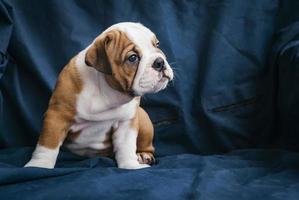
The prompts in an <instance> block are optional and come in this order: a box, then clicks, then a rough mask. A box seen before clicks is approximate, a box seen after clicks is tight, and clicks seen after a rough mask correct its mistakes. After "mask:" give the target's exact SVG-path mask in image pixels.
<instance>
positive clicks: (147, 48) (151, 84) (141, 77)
mask: <svg viewBox="0 0 299 200" xmlns="http://www.w3.org/2000/svg"><path fill="white" fill-rule="evenodd" d="M114 29H117V30H120V31H123V32H125V33H126V34H127V36H128V38H129V39H130V40H131V41H132V42H133V43H134V44H135V45H136V47H137V48H138V49H139V50H140V52H141V53H142V55H141V58H140V61H139V65H138V70H137V73H136V76H135V79H134V82H133V87H132V89H133V91H134V92H135V94H137V95H143V94H145V93H155V92H158V91H160V90H162V89H164V88H165V87H166V86H167V84H168V81H169V80H172V79H173V71H172V69H171V67H170V66H169V64H168V62H167V60H166V58H165V56H164V54H163V53H161V51H160V50H158V49H157V48H156V47H155V46H154V45H153V40H154V38H155V34H154V33H153V32H151V31H150V30H149V29H148V28H146V27H145V26H143V25H142V24H140V23H131V22H123V23H119V24H115V25H113V26H111V27H110V28H108V29H107V30H106V31H105V32H107V31H110V30H114ZM159 57H160V58H163V60H164V63H165V70H164V71H163V72H158V71H157V70H155V69H154V68H153V67H152V65H153V63H154V61H155V60H156V59H157V58H159ZM163 73H164V75H166V76H167V77H168V78H166V77H165V76H164V77H163Z"/></svg>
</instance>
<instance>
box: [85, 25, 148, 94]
mask: <svg viewBox="0 0 299 200" xmlns="http://www.w3.org/2000/svg"><path fill="white" fill-rule="evenodd" d="M103 48H104V49H105V51H103ZM132 54H137V55H138V56H139V57H141V56H142V55H141V52H140V50H139V49H138V48H137V47H136V46H135V44H134V43H133V42H132V41H131V40H130V39H129V38H128V37H127V35H126V34H125V33H124V32H121V31H117V30H113V31H109V32H108V33H106V34H104V35H102V36H100V37H99V38H98V39H96V41H95V43H94V44H93V45H92V46H91V47H90V49H89V50H88V51H87V54H86V59H85V62H86V64H87V65H89V66H91V67H94V68H95V69H97V70H99V71H101V72H104V73H105V74H106V76H105V79H106V81H107V82H108V84H109V85H110V86H111V87H112V88H114V89H116V90H118V91H120V92H123V93H127V94H131V92H132V85H133V81H134V78H135V74H136V71H137V68H138V64H139V63H138V62H136V63H130V62H129V61H127V58H128V57H129V56H131V55H132ZM99 58H100V59H99Z"/></svg>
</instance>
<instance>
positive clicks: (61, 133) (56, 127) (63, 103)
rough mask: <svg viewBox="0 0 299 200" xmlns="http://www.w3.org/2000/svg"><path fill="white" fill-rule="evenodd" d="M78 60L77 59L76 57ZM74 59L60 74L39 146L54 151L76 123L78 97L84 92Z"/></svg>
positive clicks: (46, 114) (45, 118)
mask: <svg viewBox="0 0 299 200" xmlns="http://www.w3.org/2000/svg"><path fill="white" fill-rule="evenodd" d="M75 58H76V57H75ZM75 58H73V59H72V60H71V61H70V62H69V63H68V64H67V65H66V66H65V67H64V69H63V70H62V72H61V73H60V74H59V77H58V80H57V82H56V86H55V89H54V92H53V94H52V97H51V99H50V102H49V106H48V110H47V111H46V113H45V115H44V123H43V128H42V131H41V135H40V137H39V141H38V144H40V145H43V146H45V147H48V148H51V149H54V148H56V147H58V146H59V144H60V142H62V141H63V140H64V139H65V137H66V135H67V132H68V130H69V127H70V126H71V125H72V123H73V122H74V116H75V115H76V95H77V94H79V93H80V92H81V90H82V80H81V79H80V76H79V72H78V71H77V68H76V66H75Z"/></svg>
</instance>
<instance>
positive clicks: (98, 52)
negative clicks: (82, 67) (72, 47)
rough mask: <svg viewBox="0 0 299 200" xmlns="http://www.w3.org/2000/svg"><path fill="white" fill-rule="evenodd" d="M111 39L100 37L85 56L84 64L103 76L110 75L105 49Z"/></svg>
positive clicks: (106, 36)
mask: <svg viewBox="0 0 299 200" xmlns="http://www.w3.org/2000/svg"><path fill="white" fill-rule="evenodd" d="M110 40H111V38H110V37H108V35H104V36H102V37H101V36H100V37H99V38H98V39H97V40H96V41H95V42H94V43H93V44H92V45H91V46H90V47H89V49H88V50H87V52H86V56H85V64H86V65H88V66H90V67H94V68H95V69H96V70H98V71H100V72H102V73H104V74H109V75H111V74H112V70H111V65H110V63H109V58H108V56H107V53H106V48H107V46H108V44H109V43H110Z"/></svg>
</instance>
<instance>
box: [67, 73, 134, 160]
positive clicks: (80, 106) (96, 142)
mask: <svg viewBox="0 0 299 200" xmlns="http://www.w3.org/2000/svg"><path fill="white" fill-rule="evenodd" d="M82 77H83V82H84V85H83V89H82V91H81V93H80V94H79V95H78V96H77V104H76V111H77V114H76V116H75V123H74V124H73V125H72V126H71V127H70V130H71V131H72V132H77V133H80V134H79V135H78V136H77V137H76V138H75V139H74V140H73V141H72V143H71V144H68V145H67V147H68V148H69V149H71V150H72V151H74V152H76V153H78V154H81V155H84V154H85V153H84V151H85V149H94V150H101V149H105V148H109V147H110V145H111V144H109V143H108V142H107V137H108V135H107V133H109V132H110V130H111V128H114V129H116V128H117V127H118V122H119V121H125V120H130V119H132V118H133V117H134V116H135V114H136V110H137V106H138V101H137V100H136V99H135V98H128V97H125V96H124V95H122V94H120V93H119V92H117V91H114V90H113V89H112V88H110V87H109V86H108V85H107V83H106V81H105V80H104V79H103V77H101V75H99V74H97V73H95V72H94V71H91V70H87V71H86V70H84V71H82Z"/></svg>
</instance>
